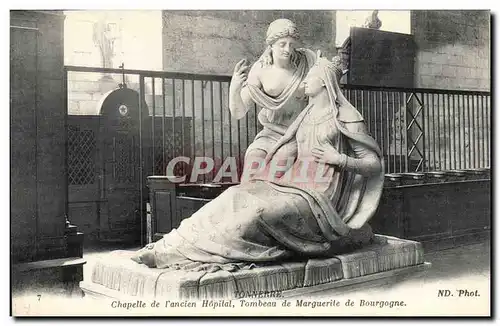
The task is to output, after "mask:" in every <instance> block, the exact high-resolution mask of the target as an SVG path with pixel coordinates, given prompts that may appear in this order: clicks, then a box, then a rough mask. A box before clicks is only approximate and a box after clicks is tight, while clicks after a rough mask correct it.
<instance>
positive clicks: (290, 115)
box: [245, 49, 316, 153]
mask: <svg viewBox="0 0 500 326" xmlns="http://www.w3.org/2000/svg"><path fill="white" fill-rule="evenodd" d="M297 53H298V55H299V56H300V60H299V64H298V66H297V69H296V70H295V72H294V74H293V76H292V78H291V80H290V82H289V83H288V84H287V86H286V87H285V88H284V89H283V90H282V91H281V93H280V94H279V95H278V96H275V97H273V96H270V95H268V94H266V93H265V92H264V91H263V90H262V89H261V87H258V86H256V85H253V84H251V83H248V84H247V85H246V86H245V87H247V89H248V93H249V95H250V98H251V99H252V101H253V103H255V104H256V105H257V107H258V108H260V111H259V114H258V119H259V123H260V124H261V125H262V126H263V129H262V131H260V132H259V133H258V134H257V135H256V136H255V139H254V141H253V142H252V143H251V144H250V146H249V147H248V149H247V153H248V152H250V151H251V150H253V149H260V150H263V151H265V152H266V153H267V152H268V151H269V150H270V149H271V148H272V147H273V145H274V144H275V143H276V142H277V141H278V140H279V139H280V138H281V137H282V136H283V131H282V130H286V128H288V126H289V123H288V121H293V120H294V119H295V118H296V117H297V115H298V114H299V113H300V112H301V111H302V110H303V109H304V107H305V106H306V105H307V100H305V99H304V95H303V94H301V95H300V96H299V97H297V92H298V89H299V87H300V84H301V83H302V81H303V80H304V78H305V77H306V75H307V73H308V72H309V69H310V68H311V66H312V65H313V64H314V62H315V59H316V58H315V54H314V53H313V52H312V51H311V50H309V49H299V50H298V52H297Z"/></svg>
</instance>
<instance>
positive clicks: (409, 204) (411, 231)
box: [402, 184, 452, 239]
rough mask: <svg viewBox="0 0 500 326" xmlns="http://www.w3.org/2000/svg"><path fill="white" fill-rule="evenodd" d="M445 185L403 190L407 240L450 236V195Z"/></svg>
mask: <svg viewBox="0 0 500 326" xmlns="http://www.w3.org/2000/svg"><path fill="white" fill-rule="evenodd" d="M447 187H449V186H446V185H445V184H442V185H436V186H426V185H421V186H415V187H409V188H402V192H403V200H404V205H403V214H404V219H405V234H404V236H405V238H410V239H411V238H415V237H421V236H432V235H441V236H442V235H445V234H450V235H451V230H450V227H449V222H448V219H449V207H450V202H449V199H450V198H449V195H451V194H452V193H449V192H447V191H446V189H445V188H447Z"/></svg>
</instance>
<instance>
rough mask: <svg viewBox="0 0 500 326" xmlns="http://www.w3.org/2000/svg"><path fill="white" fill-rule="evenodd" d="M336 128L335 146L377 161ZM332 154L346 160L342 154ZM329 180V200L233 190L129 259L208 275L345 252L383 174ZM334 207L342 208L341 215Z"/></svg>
mask: <svg viewBox="0 0 500 326" xmlns="http://www.w3.org/2000/svg"><path fill="white" fill-rule="evenodd" d="M307 111H308V108H306V110H304V111H303V112H302V113H301V115H299V117H298V118H297V120H296V125H300V121H301V120H302V119H303V117H304V115H305V114H307ZM336 112H338V111H336ZM344 120H345V121H343V120H342V115H339V114H338V113H336V114H335V115H334V117H333V123H334V124H335V125H336V126H337V128H338V130H339V131H340V133H339V135H340V137H341V138H342V140H343V141H342V142H343V143H344V144H348V143H349V142H356V143H357V144H360V145H362V146H364V148H366V149H367V150H370V151H372V152H374V153H376V154H377V155H378V156H379V157H380V156H381V153H380V149H379V147H378V145H377V143H376V142H375V141H374V140H373V139H372V138H371V137H369V136H368V135H366V134H364V133H355V132H351V131H349V130H348V129H347V128H346V127H345V123H349V122H350V121H349V119H344ZM294 123H295V122H294ZM294 127H295V128H296V126H293V125H292V126H291V128H294ZM340 151H341V152H344V153H346V154H347V155H351V156H352V155H353V153H352V148H349V146H343V148H340ZM380 159H382V158H381V157H380ZM382 170H383V169H382ZM331 180H333V182H334V183H335V182H337V183H338V182H341V183H342V184H336V185H335V184H334V185H333V188H334V189H338V190H337V191H338V193H336V194H334V196H333V197H334V198H335V199H334V200H332V196H327V195H325V194H324V193H322V192H319V191H316V190H312V189H301V188H299V187H297V186H294V185H293V184H280V182H279V181H276V182H270V181H265V180H254V181H251V182H248V183H244V184H240V185H237V186H233V187H231V188H229V189H227V190H226V191H224V192H223V193H222V194H221V195H220V196H218V197H217V198H215V199H214V200H212V201H210V202H209V203H207V204H206V205H205V206H203V207H202V208H201V209H199V210H198V211H197V212H195V213H194V214H193V215H192V216H191V217H189V218H186V219H184V220H183V221H182V222H181V224H180V226H179V228H178V229H174V230H172V231H171V232H170V233H169V234H167V235H165V236H164V237H163V238H162V239H160V240H159V241H157V242H155V243H154V244H152V245H150V246H149V247H148V246H147V247H146V248H144V249H142V250H140V251H139V252H138V253H137V257H136V258H135V259H138V258H139V259H141V258H142V259H143V261H149V263H146V264H148V266H149V265H151V261H153V260H154V263H153V265H152V266H156V267H158V268H182V269H186V270H205V271H216V270H219V269H226V270H235V269H238V268H248V267H249V266H252V265H253V266H255V264H257V265H259V264H260V263H273V262H277V261H283V260H286V259H300V258H301V257H302V258H304V257H306V258H311V257H331V256H333V255H335V254H339V253H341V252H343V251H344V250H353V249H354V248H356V247H357V246H360V245H363V244H366V243H367V241H369V239H370V236H371V232H370V231H367V230H366V229H365V227H366V226H367V223H366V222H367V221H368V220H369V219H370V218H371V216H372V215H373V214H374V212H375V210H376V208H377V206H378V202H379V200H380V196H381V192H382V187H383V180H384V175H383V171H382V172H380V173H378V174H376V175H372V176H370V177H364V176H362V175H359V174H354V173H351V172H349V171H346V170H340V169H336V170H335V171H334V175H333V177H332V179H331ZM334 201H335V202H334ZM338 203H343V204H342V205H343V208H342V209H341V210H338V207H339V205H338Z"/></svg>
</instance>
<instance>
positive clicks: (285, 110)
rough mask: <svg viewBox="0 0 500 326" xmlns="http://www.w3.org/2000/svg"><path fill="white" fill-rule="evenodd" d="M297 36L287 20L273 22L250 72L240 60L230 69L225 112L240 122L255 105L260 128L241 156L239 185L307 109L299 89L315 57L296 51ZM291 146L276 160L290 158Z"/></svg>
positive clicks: (301, 90) (244, 61)
mask: <svg viewBox="0 0 500 326" xmlns="http://www.w3.org/2000/svg"><path fill="white" fill-rule="evenodd" d="M298 41H299V33H298V31H297V27H296V25H295V24H294V23H293V22H291V21H290V20H288V19H277V20H275V21H274V22H272V23H271V24H270V25H269V28H268V30H267V37H266V43H267V48H266V50H265V51H264V53H263V54H262V56H261V57H260V59H259V60H258V61H257V62H255V63H254V64H253V65H252V67H251V68H250V70H249V69H248V68H249V67H248V65H247V61H246V60H241V61H240V62H238V64H237V65H236V67H235V69H234V73H233V78H232V80H231V85H230V88H229V110H230V112H231V115H232V116H233V117H234V118H236V119H242V118H243V117H245V115H246V114H247V112H248V110H249V109H251V108H253V107H254V105H255V104H256V105H257V106H258V107H259V108H261V110H260V112H259V115H258V119H259V122H260V123H261V124H262V126H263V127H264V128H263V130H262V131H261V132H260V133H258V134H257V135H256V137H255V139H254V141H253V142H252V144H250V146H249V147H248V149H247V151H246V154H245V164H244V173H243V178H242V181H244V180H245V179H246V177H251V176H252V173H254V172H255V171H256V169H257V167H260V164H262V163H263V161H264V158H265V157H266V155H267V153H268V152H269V150H270V149H271V148H272V146H273V145H274V144H275V143H276V141H278V139H280V138H281V137H282V136H283V135H284V133H285V131H286V129H287V128H288V126H289V125H290V124H291V122H292V121H294V120H295V118H296V117H297V116H298V114H299V113H300V112H301V111H302V109H304V108H305V107H306V105H307V97H306V96H305V95H304V89H303V87H302V86H301V84H302V81H303V80H304V78H305V76H306V74H307V73H308V72H309V69H310V67H312V66H313V65H314V61H315V58H316V56H315V53H314V52H313V51H311V50H308V49H303V48H298ZM293 150H295V147H294V146H285V147H283V148H281V149H280V152H279V153H277V155H278V156H280V155H282V156H283V157H292V156H294V153H287V151H293Z"/></svg>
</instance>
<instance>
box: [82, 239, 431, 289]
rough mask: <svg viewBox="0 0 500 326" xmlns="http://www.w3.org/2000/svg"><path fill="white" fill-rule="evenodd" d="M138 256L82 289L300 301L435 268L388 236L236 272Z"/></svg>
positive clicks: (95, 271) (96, 275) (411, 246)
mask: <svg viewBox="0 0 500 326" xmlns="http://www.w3.org/2000/svg"><path fill="white" fill-rule="evenodd" d="M133 253H134V252H133V251H123V250H120V251H114V252H111V253H110V254H108V255H106V256H103V257H102V258H101V259H100V260H98V261H96V262H95V264H94V265H93V267H92V277H91V280H90V282H82V283H81V288H82V289H83V290H84V291H85V292H86V293H87V294H89V295H91V296H94V297H95V296H103V297H112V298H126V297H131V298H137V297H141V298H162V297H163V298H165V297H168V298H171V299H175V298H177V299H207V298H237V297H238V296H241V295H245V294H251V293H265V294H268V295H270V296H272V295H273V293H277V292H279V293H280V294H281V295H286V296H295V295H300V294H305V293H312V292H317V291H323V290H330V289H338V290H339V291H340V290H342V291H345V290H349V289H350V288H353V287H355V286H356V285H359V284H363V283H367V282H378V281H381V280H383V281H384V282H391V281H392V280H394V279H395V278H397V277H399V276H401V275H408V273H412V272H417V271H421V270H423V269H425V268H426V267H429V264H426V263H424V260H423V249H422V245H421V244H420V243H419V242H415V241H409V240H403V239H399V238H395V237H389V236H383V235H376V241H375V242H374V244H371V245H369V246H366V247H365V248H362V249H360V250H356V251H354V252H352V253H349V254H344V255H338V256H335V257H332V258H325V259H309V260H307V261H296V262H283V263H279V264H276V265H270V266H269V265H268V266H262V267H255V268H252V269H247V270H239V271H236V272H228V271H223V270H221V271H217V272H214V273H206V272H193V271H183V270H170V269H155V268H153V269H152V268H148V267H147V266H144V265H140V264H137V263H135V262H134V261H132V260H131V259H130V257H131V256H132V254H133ZM379 283H380V282H379ZM364 286H365V287H366V284H365V285H364Z"/></svg>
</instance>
